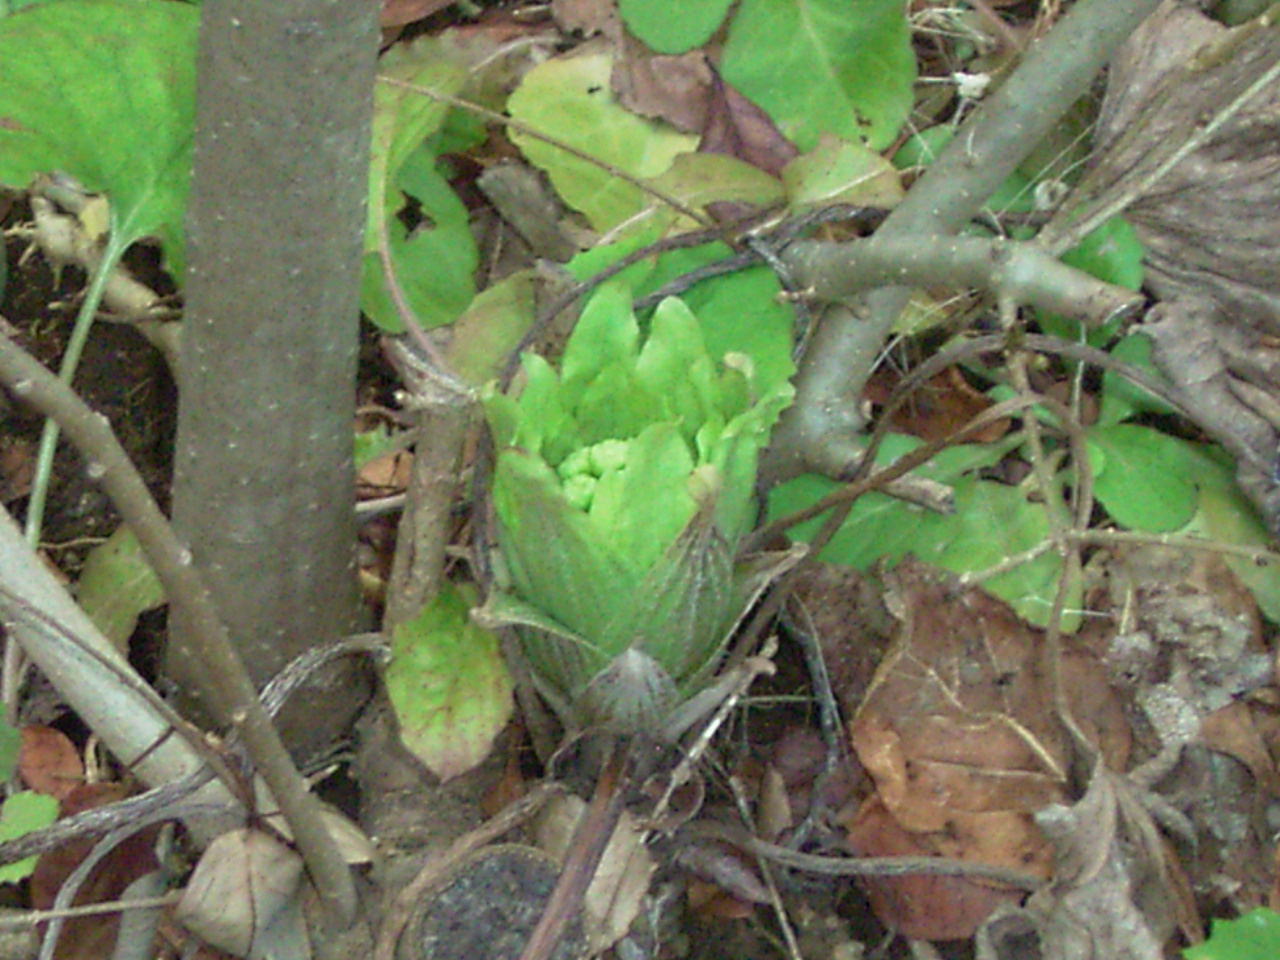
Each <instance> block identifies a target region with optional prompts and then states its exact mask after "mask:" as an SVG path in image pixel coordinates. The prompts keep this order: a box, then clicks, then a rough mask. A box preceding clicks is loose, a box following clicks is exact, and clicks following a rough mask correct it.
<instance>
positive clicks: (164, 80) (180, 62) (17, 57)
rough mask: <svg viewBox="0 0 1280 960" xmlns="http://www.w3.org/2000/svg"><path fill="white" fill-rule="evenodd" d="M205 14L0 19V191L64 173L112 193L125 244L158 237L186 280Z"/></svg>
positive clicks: (72, 1) (105, 11)
mask: <svg viewBox="0 0 1280 960" xmlns="http://www.w3.org/2000/svg"><path fill="white" fill-rule="evenodd" d="M199 16H200V14H199V11H198V10H197V9H195V8H194V7H191V6H189V5H187V4H182V3H140V2H136V0H61V2H58V3H46V4H42V5H40V6H35V7H30V8H27V9H25V10H22V11H20V12H18V13H16V14H14V15H13V16H10V17H6V18H4V19H3V20H0V63H3V64H4V68H3V69H2V70H0V183H3V184H6V185H8V186H10V187H14V188H17V189H25V188H26V187H27V186H28V185H29V184H30V182H31V180H32V178H33V177H35V176H36V175H38V174H42V173H51V172H53V171H62V172H63V173H67V174H70V175H71V176H72V177H75V178H76V179H77V180H79V181H80V183H81V184H83V185H84V186H85V187H86V188H87V189H89V190H91V191H101V192H104V193H106V195H107V198H108V200H109V202H110V204H111V230H112V233H113V236H114V238H115V240H116V242H118V243H119V244H120V245H121V247H122V248H123V247H124V246H127V245H128V244H130V243H132V242H134V241H135V240H138V239H140V238H142V237H146V236H151V235H157V236H159V237H160V239H161V241H162V243H163V245H164V252H165V259H166V264H167V266H168V268H169V272H170V273H171V274H172V275H173V276H175V277H181V276H182V269H183V264H184V257H183V239H182V221H183V211H184V207H185V205H186V196H187V189H188V186H189V181H190V177H191V138H192V132H193V130H194V123H195V120H194V110H195V65H196V31H197V26H198V23H199Z"/></svg>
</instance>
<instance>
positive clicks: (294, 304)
mask: <svg viewBox="0 0 1280 960" xmlns="http://www.w3.org/2000/svg"><path fill="white" fill-rule="evenodd" d="M377 10H378V4H377V3H376V2H373V0H355V2H353V0H273V2H272V3H261V2H257V0H207V2H206V3H205V4H204V8H203V21H202V24H201V29H200V53H199V64H198V71H199V72H198V92H197V104H196V131H197V132H196V149H195V170H194V176H193V182H192V191H191V198H190V203H189V206H188V220H187V231H188V249H189V268H188V270H187V278H186V324H185V330H184V333H183V337H184V343H183V351H182V361H181V367H180V387H181V398H180V410H179V418H178V442H177V453H176V464H175V482H174V520H175V524H176V526H177V529H178V532H179V535H180V536H181V537H182V538H183V539H184V541H185V542H186V543H188V544H190V546H191V549H192V553H193V557H194V560H195V562H196V563H198V564H199V565H200V566H201V568H202V569H203V571H204V572H205V574H206V575H207V577H208V582H209V585H210V588H211V589H212V591H213V593H214V597H215V600H216V602H217V604H218V606H219V609H220V611H221V613H222V616H223V617H224V618H225V620H226V622H227V623H228V625H229V627H230V630H231V634H232V636H233V638H234V639H235V641H236V643H237V645H238V648H239V651H240V654H241V656H242V657H243V658H244V660H245V663H246V665H247V666H248V669H249V671H250V674H251V675H252V676H253V678H254V680H255V682H256V683H257V684H258V685H259V686H261V685H262V684H263V683H264V682H265V681H266V680H267V679H269V678H270V677H271V676H272V675H273V674H274V673H275V672H276V671H277V670H279V668H280V667H281V666H282V665H284V664H285V663H286V662H288V661H289V660H290V659H292V658H293V657H295V656H297V655H298V654H299V653H302V652H303V651H305V650H307V649H308V648H310V647H312V646H313V645H316V644H318V643H322V642H325V641H328V640H332V639H335V638H336V637H338V636H341V635H343V634H344V633H347V632H349V631H350V629H351V628H352V626H353V625H354V619H355V615H356V609H357V606H356V604H357V599H356V578H355V573H354V569H353V567H354V546H355V527H354V524H355V519H354V512H353V503H352V501H353V490H354V476H353V467H352V429H353V418H354V380H355V371H356V353H357V346H358V333H359V328H358V323H359V306H358V298H359V283H360V266H361V250H362V238H363V234H364V226H365V219H364V217H365V214H364V211H365V197H366V193H367V185H368V164H369V161H368V151H369V130H370V124H371V118H372V110H373V83H374V66H375V60H376V56H377V42H378V33H377ZM184 627H185V625H184V624H183V623H181V622H176V623H174V624H173V630H172V636H173V644H172V646H171V650H170V655H169V664H168V667H169V671H170V674H171V676H173V677H174V678H175V679H176V680H177V681H178V683H179V684H180V685H183V686H186V685H184V684H183V680H184V678H187V677H190V676H191V675H192V671H193V670H194V669H196V667H195V661H194V660H193V659H191V658H190V657H189V656H188V655H187V653H186V651H185V649H184V647H185V630H184ZM188 689H189V688H188ZM354 699H355V698H352V697H345V698H344V702H351V701H352V700H354ZM188 705H189V706H192V707H194V708H195V710H196V712H197V713H199V712H200V709H199V708H200V705H199V704H198V703H195V704H190V703H189V704H188ZM295 725H296V726H297V727H298V729H297V730H293V731H291V730H290V729H288V727H289V726H290V725H289V724H286V725H285V726H286V728H285V729H284V730H283V733H284V736H285V739H286V742H292V743H294V744H295V745H297V744H298V742H299V736H298V734H299V733H300V732H305V731H306V730H307V726H308V725H307V723H306V722H305V721H304V722H302V723H298V724H295ZM302 739H303V740H306V739H308V738H307V737H305V736H304V737H303V738H302Z"/></svg>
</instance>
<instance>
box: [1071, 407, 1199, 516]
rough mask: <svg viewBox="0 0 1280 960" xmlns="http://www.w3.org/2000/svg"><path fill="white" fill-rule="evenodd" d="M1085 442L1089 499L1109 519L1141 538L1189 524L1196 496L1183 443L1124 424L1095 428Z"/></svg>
mask: <svg viewBox="0 0 1280 960" xmlns="http://www.w3.org/2000/svg"><path fill="white" fill-rule="evenodd" d="M1088 438H1089V446H1090V461H1091V463H1093V466H1094V494H1095V495H1096V496H1097V498H1098V502H1099V503H1101V504H1102V505H1103V506H1104V507H1106V509H1107V513H1109V514H1111V518H1112V519H1113V520H1115V521H1116V522H1117V523H1119V524H1121V525H1122V526H1125V527H1127V528H1129V529H1130V530H1139V531H1142V532H1145V533H1168V532H1169V531H1172V530H1177V529H1178V528H1179V527H1182V526H1185V525H1186V524H1187V523H1188V522H1189V521H1190V520H1191V518H1192V516H1193V515H1194V514H1195V512H1196V506H1197V502H1198V495H1197V491H1196V486H1195V484H1194V483H1192V482H1191V481H1190V480H1189V479H1188V478H1187V475H1188V472H1189V471H1190V469H1191V466H1190V464H1189V462H1188V460H1187V457H1186V449H1187V447H1186V444H1184V443H1182V442H1180V441H1179V440H1177V438H1175V437H1170V436H1169V435H1168V434H1164V433H1160V432H1158V431H1156V430H1151V429H1149V428H1147V427H1141V426H1138V425H1136V424H1129V423H1120V424H1116V425H1115V426H1112V427H1096V428H1094V429H1092V430H1090V431H1089V434H1088ZM1094 447H1096V448H1097V449H1098V450H1099V451H1101V453H1102V455H1103V458H1102V459H1101V460H1099V459H1098V458H1096V451H1094V450H1093V448H1094Z"/></svg>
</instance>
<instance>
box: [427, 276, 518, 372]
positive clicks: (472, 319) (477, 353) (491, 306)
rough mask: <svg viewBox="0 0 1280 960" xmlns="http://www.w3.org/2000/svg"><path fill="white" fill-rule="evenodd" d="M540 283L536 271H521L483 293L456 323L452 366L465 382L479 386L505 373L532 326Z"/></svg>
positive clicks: (450, 342) (450, 360)
mask: <svg viewBox="0 0 1280 960" xmlns="http://www.w3.org/2000/svg"><path fill="white" fill-rule="evenodd" d="M537 282H538V278H537V274H536V273H535V271H534V270H532V269H530V270H519V271H517V272H515V273H513V274H511V275H510V276H508V277H506V278H505V279H503V280H500V281H498V282H497V283H495V284H494V285H493V286H491V287H489V288H488V289H487V290H485V291H483V292H482V293H481V294H480V295H479V296H477V297H476V298H475V299H474V300H472V301H471V305H470V306H468V307H467V309H466V310H465V311H464V312H463V314H462V316H460V317H459V318H458V320H457V322H456V323H454V325H453V336H452V337H450V339H449V351H448V356H449V365H450V366H451V367H452V368H453V370H454V372H455V373H457V374H458V376H460V377H462V379H463V380H465V381H467V382H468V383H470V384H472V385H474V386H479V385H480V384H483V383H486V382H488V381H489V380H492V379H493V378H495V377H497V376H498V374H500V373H501V372H502V368H503V366H505V364H506V362H507V357H509V356H510V355H511V352H512V351H513V350H515V348H516V347H517V346H518V345H519V344H520V338H521V337H523V336H524V335H525V333H526V332H527V331H528V329H529V327H530V326H532V325H533V318H534V310H535V308H536V305H537V304H536V298H535V295H534V294H535V288H536V286H537Z"/></svg>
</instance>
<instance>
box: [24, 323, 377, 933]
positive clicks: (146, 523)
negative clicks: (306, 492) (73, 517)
mask: <svg viewBox="0 0 1280 960" xmlns="http://www.w3.org/2000/svg"><path fill="white" fill-rule="evenodd" d="M0 381H3V382H4V384H5V385H6V386H7V387H8V388H9V389H10V390H11V391H13V393H14V394H15V395H16V396H17V397H19V398H20V399H21V400H23V401H24V402H26V403H28V404H30V405H31V406H33V407H35V408H36V409H37V410H39V411H40V412H41V413H42V414H44V415H45V416H47V417H49V418H50V419H52V420H54V421H56V422H57V423H58V424H59V425H60V426H61V427H62V429H63V431H65V433H66V434H67V437H68V438H69V439H70V440H71V442H72V443H74V444H75V445H76V447H77V448H78V449H79V450H80V451H81V453H82V454H83V455H84V457H85V460H86V462H87V463H88V464H89V466H88V470H89V473H90V475H91V476H92V477H94V478H95V479H96V480H98V482H99V483H101V485H102V487H103V489H104V490H106V492H107V494H108V495H109V496H110V497H111V500H112V502H113V503H114V504H115V506H116V508H117V509H118V510H119V511H120V515H121V516H122V517H123V518H124V521H125V523H127V524H128V525H129V527H130V528H131V529H132V530H133V532H134V533H135V534H136V535H137V537H138V542H139V543H140V544H141V545H142V548H143V550H144V552H145V553H146V556H147V560H148V561H149V562H150V563H151V566H152V567H153V568H154V570H155V572H156V575H157V576H158V577H159V578H160V582H161V584H162V585H163V586H164V589H165V594H166V595H167V596H168V598H169V602H170V604H171V605H172V606H173V607H174V608H176V609H177V610H178V611H181V613H182V615H183V616H184V617H185V618H186V619H187V622H188V623H189V624H190V626H191V631H192V637H193V640H194V641H195V642H194V644H193V647H194V652H195V653H196V654H197V655H198V656H199V657H200V658H201V659H202V660H203V663H204V666H205V670H204V680H205V681H206V684H207V690H206V692H207V693H208V694H209V699H210V703H211V704H212V705H213V706H214V707H215V709H216V710H217V713H218V716H219V719H220V720H221V721H222V722H224V723H226V724H227V725H228V726H230V727H233V728H235V729H236V730H238V732H239V733H240V735H241V736H242V737H243V738H244V742H245V746H246V748H247V749H248V751H249V755H250V757H251V758H252V759H253V762H254V765H255V766H256V768H257V770H258V772H259V773H260V774H261V776H262V779H263V780H264V781H265V782H266V784H267V786H268V788H269V789H270V790H271V793H272V795H273V796H274V797H275V800H276V802H277V803H278V804H279V805H280V809H281V811H282V813H283V814H284V817H285V820H286V821H287V822H288V824H289V828H290V830H291V831H292V832H293V838H294V840H295V841H296V843H297V844H298V849H299V852H300V853H301V854H302V856H303V859H304V860H305V861H306V864H307V868H308V870H309V871H310V873H311V877H312V880H313V881H314V882H315V884H316V887H317V889H318V890H319V891H320V895H321V898H322V899H323V901H324V903H325V905H326V907H327V908H328V909H329V910H330V911H332V914H333V916H334V917H335V918H346V919H350V918H351V917H353V916H354V914H355V908H356V902H355V887H354V885H353V883H352V880H351V874H350V871H349V870H348V868H347V865H346V863H345V862H344V861H343V859H342V855H341V853H340V852H339V850H338V848H337V846H336V844H335V843H334V841H333V838H332V837H331V836H330V835H329V833H328V830H327V829H326V828H325V826H324V818H323V817H321V816H320V814H319V808H318V805H317V801H316V799H315V798H314V797H312V796H311V794H310V793H309V792H308V791H307V785H306V783H305V781H303V779H302V777H301V776H300V775H299V773H298V770H297V768H296V767H295V766H294V765H293V761H292V760H291V759H290V757H289V754H288V752H287V751H286V750H285V748H284V745H283V744H282V743H281V742H280V737H279V735H278V734H277V732H276V729H275V727H274V726H273V725H272V723H271V719H270V717H268V716H267V713H266V711H265V710H263V708H262V703H261V702H260V701H259V700H258V694H257V691H256V690H255V689H254V686H253V682H252V681H251V680H250V679H249V675H248V673H247V672H246V671H245V668H244V664H243V663H241V661H240V658H239V656H238V655H237V654H236V652H235V648H234V647H233V646H232V643H231V638H230V636H229V634H228V632H227V628H226V625H225V624H224V623H223V622H222V620H221V618H220V617H219V616H218V613H217V611H216V610H215V609H214V606H213V600H212V598H211V597H210V594H209V591H208V589H207V588H206V586H205V584H204V579H203V578H202V577H201V576H200V573H199V571H197V570H196V568H195V565H194V563H193V562H192V556H191V551H190V549H189V548H187V547H186V546H184V545H183V544H182V543H181V542H179V540H178V538H177V536H175V534H174V532H173V528H172V527H171V526H170V525H169V522H168V521H167V520H166V519H165V517H164V514H162V513H161V512H160V508H159V507H158V506H156V503H155V501H154V500H153V499H152V497H151V494H150V492H149V491H148V490H147V486H146V484H145V483H144V482H143V480H142V477H141V476H140V475H139V474H138V471H137V469H136V468H135V467H134V465H133V463H132V462H131V461H130V460H129V456H128V454H126V453H125V452H124V449H123V448H122V447H121V446H120V443H119V441H117V440H116V438H115V435H114V434H113V433H112V432H111V427H110V425H109V424H108V423H107V419H106V418H105V417H103V416H102V415H101V414H98V413H95V412H93V411H92V410H90V409H89V408H88V407H87V406H86V405H85V404H84V402H83V401H82V400H81V399H80V398H79V397H77V396H76V395H75V393H74V392H73V391H72V390H71V388H70V387H69V386H67V385H66V384H64V383H61V382H60V381H59V380H58V379H57V378H56V377H54V376H53V374H51V373H50V372H49V371H48V370H46V369H45V368H44V367H43V366H41V365H40V364H39V363H37V362H36V361H35V360H34V359H32V358H31V357H29V356H28V355H27V354H26V353H24V352H23V351H22V350H20V349H19V348H18V346H17V345H16V344H15V343H14V342H13V341H12V340H10V339H9V338H8V337H0Z"/></svg>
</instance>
